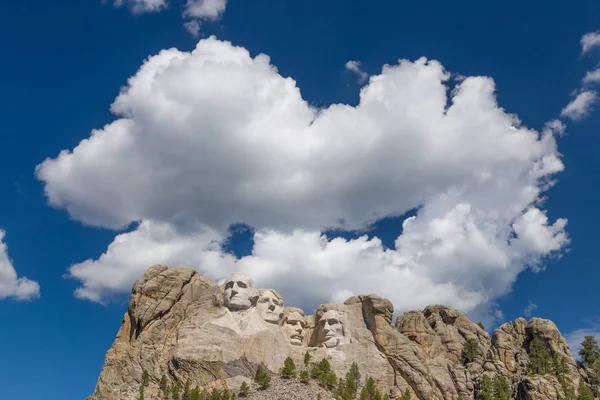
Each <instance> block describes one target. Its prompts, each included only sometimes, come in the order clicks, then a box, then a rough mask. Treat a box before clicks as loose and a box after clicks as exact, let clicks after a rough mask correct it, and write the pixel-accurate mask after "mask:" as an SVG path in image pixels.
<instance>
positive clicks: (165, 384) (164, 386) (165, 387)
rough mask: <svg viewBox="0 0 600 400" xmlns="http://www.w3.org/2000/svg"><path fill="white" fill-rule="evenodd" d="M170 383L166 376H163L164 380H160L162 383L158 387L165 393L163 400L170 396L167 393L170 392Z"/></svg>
mask: <svg viewBox="0 0 600 400" xmlns="http://www.w3.org/2000/svg"><path fill="white" fill-rule="evenodd" d="M168 386H169V384H168V382H167V377H166V376H164V375H163V376H162V378H160V383H159V384H158V387H159V388H160V391H161V392H162V393H163V398H165V399H166V398H167V397H168V396H169V394H168V393H167V391H168V389H169V388H168Z"/></svg>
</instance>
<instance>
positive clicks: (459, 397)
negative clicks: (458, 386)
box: [456, 392, 464, 400]
mask: <svg viewBox="0 0 600 400" xmlns="http://www.w3.org/2000/svg"><path fill="white" fill-rule="evenodd" d="M456 400H464V399H463V395H462V392H458V397H457V398H456Z"/></svg>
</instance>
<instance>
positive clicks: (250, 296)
mask: <svg viewBox="0 0 600 400" xmlns="http://www.w3.org/2000/svg"><path fill="white" fill-rule="evenodd" d="M257 295H258V292H257V290H256V289H255V288H254V281H253V280H252V278H251V277H250V275H248V274H244V273H242V272H236V273H234V274H232V275H231V276H230V277H229V278H227V280H226V281H225V291H224V293H223V301H224V303H225V307H227V308H229V309H230V310H232V311H241V310H246V309H248V308H250V307H252V306H253V304H254V301H255V299H256V296H257Z"/></svg>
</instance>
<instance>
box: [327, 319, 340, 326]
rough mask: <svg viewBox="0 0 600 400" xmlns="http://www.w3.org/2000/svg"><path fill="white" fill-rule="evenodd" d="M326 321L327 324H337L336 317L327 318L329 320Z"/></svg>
mask: <svg viewBox="0 0 600 400" xmlns="http://www.w3.org/2000/svg"><path fill="white" fill-rule="evenodd" d="M327 322H329V325H335V324H337V323H338V321H337V319H330V320H329V321H327Z"/></svg>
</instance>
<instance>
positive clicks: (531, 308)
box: [523, 300, 538, 317]
mask: <svg viewBox="0 0 600 400" xmlns="http://www.w3.org/2000/svg"><path fill="white" fill-rule="evenodd" d="M537 308H538V306H537V304H535V303H533V302H532V301H531V300H529V303H528V304H527V307H525V310H524V311H523V314H525V316H526V317H531V314H532V313H533V311H534V310H535V309H537Z"/></svg>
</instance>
